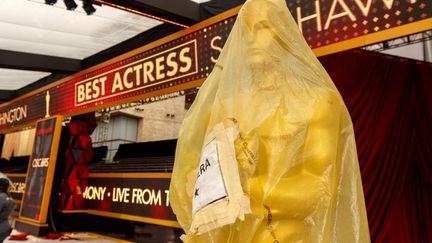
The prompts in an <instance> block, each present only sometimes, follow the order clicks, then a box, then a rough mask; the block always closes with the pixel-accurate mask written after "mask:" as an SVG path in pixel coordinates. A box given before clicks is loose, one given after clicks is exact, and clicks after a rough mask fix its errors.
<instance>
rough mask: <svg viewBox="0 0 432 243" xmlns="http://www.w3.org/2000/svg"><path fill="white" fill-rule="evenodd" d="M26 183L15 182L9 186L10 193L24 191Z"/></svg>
mask: <svg viewBox="0 0 432 243" xmlns="http://www.w3.org/2000/svg"><path fill="white" fill-rule="evenodd" d="M24 188H25V183H24V182H13V183H12V185H11V186H10V187H9V189H8V192H10V193H24Z"/></svg>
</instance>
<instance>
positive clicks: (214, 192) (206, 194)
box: [192, 139, 227, 214]
mask: <svg viewBox="0 0 432 243" xmlns="http://www.w3.org/2000/svg"><path fill="white" fill-rule="evenodd" d="M226 196H227V192H226V189H225V183H224V180H223V176H222V171H221V168H220V165H219V154H218V147H217V142H216V139H213V140H212V141H211V142H210V143H208V144H207V145H206V146H205V147H204V150H203V152H202V154H201V159H200V164H199V167H198V174H197V180H196V183H195V192H194V195H193V200H192V212H193V214H195V212H196V211H198V210H199V209H201V208H203V207H204V206H207V205H209V204H211V203H213V202H216V201H218V200H220V199H222V198H225V197H226Z"/></svg>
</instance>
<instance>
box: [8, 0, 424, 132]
mask: <svg viewBox="0 0 432 243" xmlns="http://www.w3.org/2000/svg"><path fill="white" fill-rule="evenodd" d="M287 6H288V8H289V9H290V11H291V14H292V15H293V17H294V19H295V20H296V21H297V24H298V25H299V28H300V29H301V31H302V32H303V34H304V36H305V38H306V40H307V41H308V43H309V45H310V47H311V48H313V50H314V52H315V53H316V54H317V55H318V56H320V55H326V54H330V53H334V52H338V51H342V50H347V49H350V48H355V47H360V46H364V45H367V44H372V43H376V42H379V41H383V40H388V39H392V38H397V37H400V36H404V35H408V34H411V33H416V32H420V31H425V30H430V29H432V18H431V17H432V2H431V1H430V0H332V1H325V0H314V1H310V0H295V1H294V0H287ZM238 10H239V8H236V9H232V10H230V11H227V12H225V13H223V14H221V15H218V16H215V17H213V18H211V19H208V20H206V21H204V22H202V23H199V24H197V25H195V26H192V27H190V28H188V29H185V30H183V31H180V32H177V33H175V34H172V35H170V36H167V37H165V38H162V39H160V40H158V41H156V42H153V43H151V44H148V45H146V46H143V47H141V48H138V49H136V50H134V51H131V52H128V53H126V54H123V55H121V56H119V57H116V58H114V59H111V60H109V61H106V62H104V63H102V64H99V65H97V66H95V67H92V68H89V69H86V70H84V71H81V72H79V73H77V74H75V75H72V76H70V77H67V78H65V79H63V80H59V81H57V82H56V83H54V84H52V85H49V86H47V87H45V88H43V89H41V90H37V91H34V92H32V93H30V94H28V95H26V96H23V97H19V98H17V99H15V100H13V101H11V102H9V103H6V104H3V105H2V106H0V132H2V131H3V132H4V131H5V130H11V129H15V128H16V127H22V126H26V125H27V126H28V125H29V124H31V123H34V122H35V121H36V120H37V119H41V118H43V117H45V116H47V115H57V114H61V115H64V116H71V115H77V114H83V113H86V112H91V111H95V110H100V109H102V108H105V107H109V106H114V105H118V104H122V103H127V102H133V101H137V100H142V99H146V98H150V97H155V96H160V95H166V94H170V93H173V92H177V91H181V90H185V89H190V88H194V87H197V86H200V85H201V84H202V82H203V81H204V79H205V78H206V77H207V76H208V75H209V73H210V72H211V70H212V69H213V66H214V64H215V63H216V61H217V58H218V56H219V53H220V51H221V50H222V47H223V45H224V44H225V41H226V39H227V37H228V35H229V32H230V30H231V28H232V26H233V24H234V22H235V18H236V14H237V12H238Z"/></svg>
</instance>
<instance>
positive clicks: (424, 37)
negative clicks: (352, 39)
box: [363, 31, 432, 51]
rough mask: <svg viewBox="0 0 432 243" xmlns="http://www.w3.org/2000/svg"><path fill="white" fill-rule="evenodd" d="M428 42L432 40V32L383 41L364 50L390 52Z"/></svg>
mask: <svg viewBox="0 0 432 243" xmlns="http://www.w3.org/2000/svg"><path fill="white" fill-rule="evenodd" d="M428 40H432V31H426V32H421V33H416V34H412V35H407V36H404V37H401V38H397V39H393V40H388V41H383V42H381V43H377V44H374V45H370V46H365V47H363V49H364V50H367V51H384V50H389V49H393V48H397V47H401V46H407V45H411V44H415V43H420V42H425V41H428Z"/></svg>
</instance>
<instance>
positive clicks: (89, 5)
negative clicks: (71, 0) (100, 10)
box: [83, 0, 96, 15]
mask: <svg viewBox="0 0 432 243" xmlns="http://www.w3.org/2000/svg"><path fill="white" fill-rule="evenodd" d="M83 9H84V11H85V12H86V14H87V15H92V14H94V12H96V9H95V8H94V7H93V0H83Z"/></svg>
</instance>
